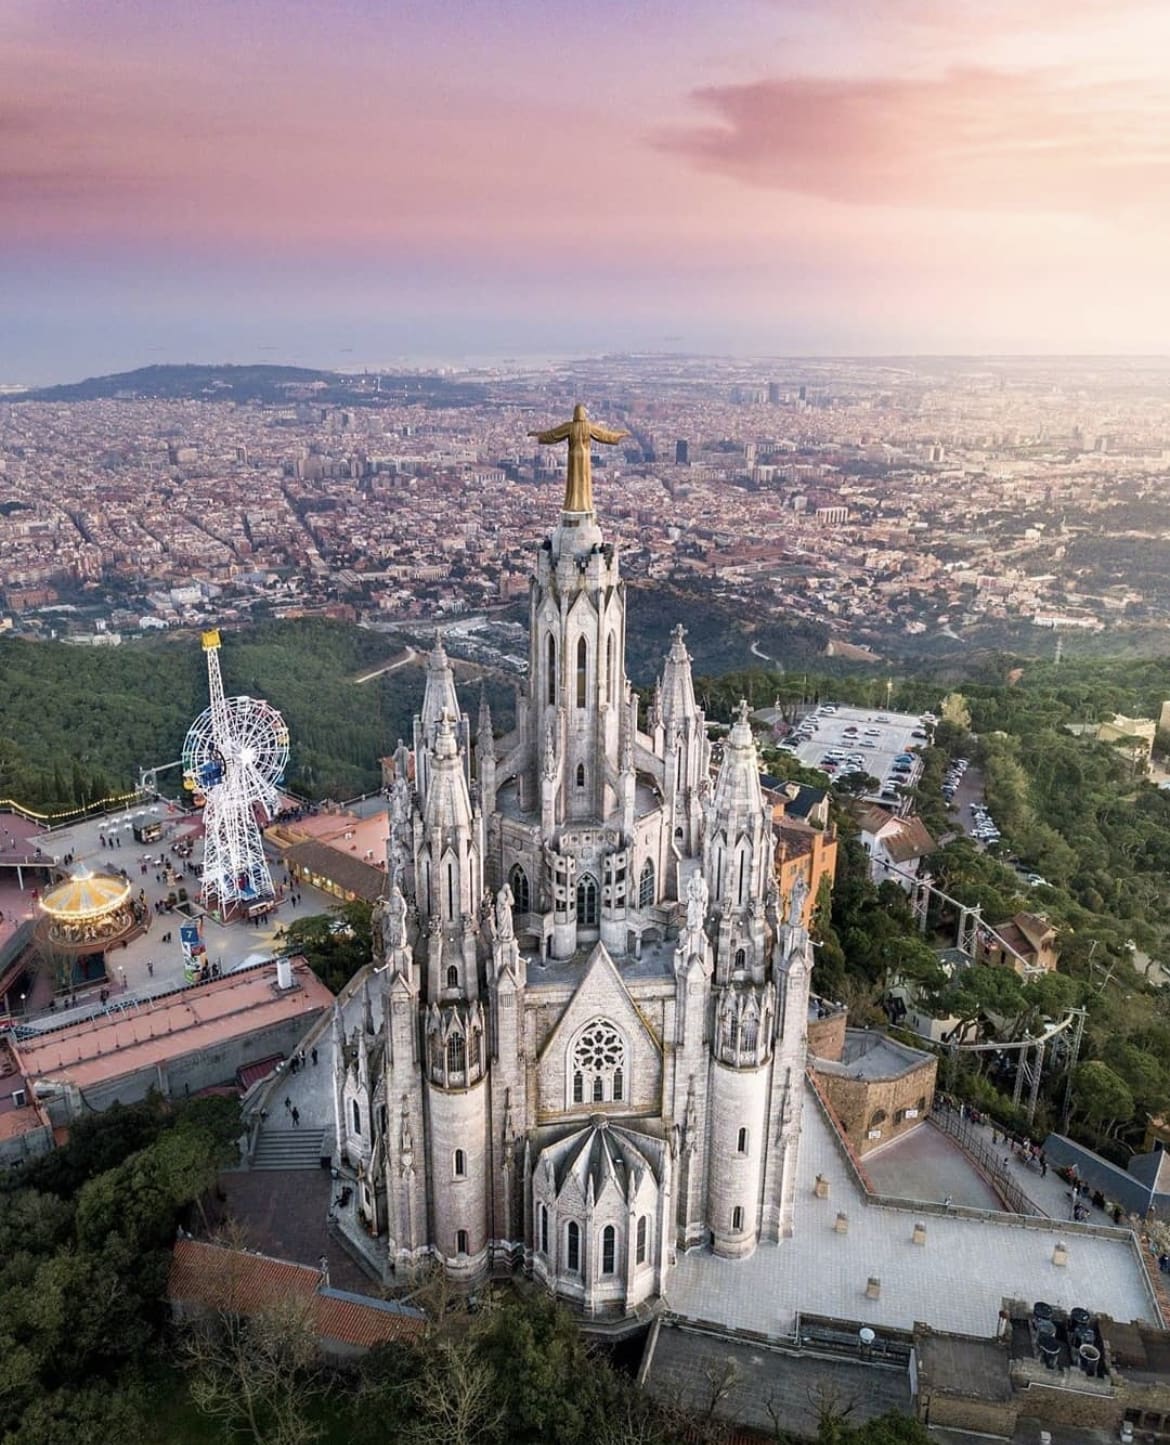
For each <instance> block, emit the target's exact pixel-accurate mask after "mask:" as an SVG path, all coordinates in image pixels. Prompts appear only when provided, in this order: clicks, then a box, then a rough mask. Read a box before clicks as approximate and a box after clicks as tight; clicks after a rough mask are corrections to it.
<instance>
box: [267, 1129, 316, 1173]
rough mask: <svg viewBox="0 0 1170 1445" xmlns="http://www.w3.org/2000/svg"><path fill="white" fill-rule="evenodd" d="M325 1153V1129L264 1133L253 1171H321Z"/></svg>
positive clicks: (279, 1130)
mask: <svg viewBox="0 0 1170 1445" xmlns="http://www.w3.org/2000/svg"><path fill="white" fill-rule="evenodd" d="M324 1151H325V1130H324V1129H298V1128H292V1129H270V1128H264V1129H261V1130H260V1136H259V1138H258V1139H257V1140H256V1152H255V1153H254V1154H253V1155H252V1168H253V1169H320V1167H321V1155H322V1154H323V1153H324Z"/></svg>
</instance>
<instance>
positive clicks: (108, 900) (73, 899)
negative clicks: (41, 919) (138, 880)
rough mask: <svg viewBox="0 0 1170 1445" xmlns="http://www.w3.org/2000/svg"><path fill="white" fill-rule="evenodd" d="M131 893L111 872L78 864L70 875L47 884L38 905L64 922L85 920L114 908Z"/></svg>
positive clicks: (96, 917) (112, 910) (117, 907)
mask: <svg viewBox="0 0 1170 1445" xmlns="http://www.w3.org/2000/svg"><path fill="white" fill-rule="evenodd" d="M129 897H130V884H129V883H128V882H127V881H126V879H125V878H119V877H118V876H117V875H116V874H113V873H93V872H91V871H90V870H89V869H88V868H78V869H77V871H76V872H75V873H74V874H73V875H72V877H70V878H66V879H64V880H63V881H62V882H61V883H58V884H57V885H56V887H54V888H50V889H49V891H48V892H47V893H46V894H45V895H44V897H43V898H42V899H41V908H42V909H43V910H44V911H45V912H46V913H47V914H49V916H50V917H52V918H57V919H60V920H61V921H62V922H65V923H86V922H89V921H90V920H92V919H98V918H105V917H106V915H107V914H110V913H114V912H116V911H117V910H118V909H119V908H121V907H122V906H123V905H124V904H125V902H126V900H127V899H128V898H129Z"/></svg>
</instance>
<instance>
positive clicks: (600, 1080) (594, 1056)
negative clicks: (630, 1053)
mask: <svg viewBox="0 0 1170 1445" xmlns="http://www.w3.org/2000/svg"><path fill="white" fill-rule="evenodd" d="M571 1066H572V1069H573V1103H574V1104H582V1103H584V1102H585V1101H586V1100H588V1101H589V1102H590V1103H593V1104H603V1103H606V1102H607V1101H608V1100H611V1099H612V1100H617V1101H621V1100H622V1099H623V1098H624V1097H625V1090H626V1077H625V1067H626V1045H625V1040H624V1039H623V1038H622V1036H621V1034H620V1033H619V1032H618V1031H617V1029H616V1028H614V1026H613V1024H611V1023H609V1022H608V1021H607V1020H605V1019H594V1020H593V1022H592V1023H590V1024H589V1025H588V1027H587V1028H586V1029H585V1030H584V1031H583V1032H582V1033H581V1034H580V1036H579V1037H578V1039H577V1042H576V1043H575V1044H574V1046H573V1055H572V1065H571Z"/></svg>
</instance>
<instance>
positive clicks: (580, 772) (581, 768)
mask: <svg viewBox="0 0 1170 1445" xmlns="http://www.w3.org/2000/svg"><path fill="white" fill-rule="evenodd" d="M577 786H578V787H579V788H583V787H584V786H585V764H584V763H578V764H577Z"/></svg>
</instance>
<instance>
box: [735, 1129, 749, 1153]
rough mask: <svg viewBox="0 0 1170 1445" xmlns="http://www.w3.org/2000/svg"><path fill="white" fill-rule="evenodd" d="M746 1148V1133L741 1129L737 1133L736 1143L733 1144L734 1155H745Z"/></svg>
mask: <svg viewBox="0 0 1170 1445" xmlns="http://www.w3.org/2000/svg"><path fill="white" fill-rule="evenodd" d="M747 1146H748V1132H747V1130H746V1129H741V1130H740V1131H739V1138H738V1139H737V1140H736V1143H735V1150H736V1153H737V1154H746V1153H747V1151H748V1147H747Z"/></svg>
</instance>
